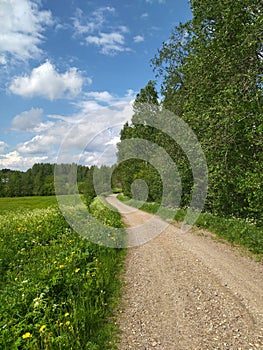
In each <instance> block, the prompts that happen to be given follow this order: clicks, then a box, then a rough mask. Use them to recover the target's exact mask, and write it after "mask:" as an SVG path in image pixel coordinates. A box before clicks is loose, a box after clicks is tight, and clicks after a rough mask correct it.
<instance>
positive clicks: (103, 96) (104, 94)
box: [85, 91, 114, 103]
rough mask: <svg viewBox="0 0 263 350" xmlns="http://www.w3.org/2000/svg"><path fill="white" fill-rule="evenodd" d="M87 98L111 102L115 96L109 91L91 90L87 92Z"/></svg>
mask: <svg viewBox="0 0 263 350" xmlns="http://www.w3.org/2000/svg"><path fill="white" fill-rule="evenodd" d="M85 96H86V97H87V98H91V99H94V100H95V101H100V102H108V103H109V102H110V101H112V100H114V97H113V96H112V95H111V94H110V93H109V92H108V91H101V92H99V91H91V92H87V93H86V94H85Z"/></svg>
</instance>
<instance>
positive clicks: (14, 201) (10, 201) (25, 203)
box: [0, 196, 57, 214]
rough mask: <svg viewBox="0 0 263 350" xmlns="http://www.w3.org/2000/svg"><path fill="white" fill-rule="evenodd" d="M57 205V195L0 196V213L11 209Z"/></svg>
mask: <svg viewBox="0 0 263 350" xmlns="http://www.w3.org/2000/svg"><path fill="white" fill-rule="evenodd" d="M55 205H57V199H56V196H43V197H42V196H35V197H4V198H0V214H1V213H3V212H6V211H10V210H20V209H35V208H48V207H50V206H55Z"/></svg>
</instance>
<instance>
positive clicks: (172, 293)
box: [107, 196, 263, 350]
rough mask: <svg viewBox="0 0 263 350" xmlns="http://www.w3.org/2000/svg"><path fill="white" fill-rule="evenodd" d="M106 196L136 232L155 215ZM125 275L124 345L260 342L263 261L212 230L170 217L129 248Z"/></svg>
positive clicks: (137, 348) (172, 348) (140, 348)
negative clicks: (185, 226)
mask: <svg viewBox="0 0 263 350" xmlns="http://www.w3.org/2000/svg"><path fill="white" fill-rule="evenodd" d="M107 200H108V201H109V202H110V203H111V204H112V205H114V206H115V207H116V208H117V209H118V210H119V211H120V212H121V213H122V215H123V219H124V221H125V222H126V223H127V225H129V227H130V229H129V230H130V231H129V234H131V235H133V234H134V231H138V229H140V227H141V225H142V223H145V222H147V221H149V220H151V219H152V215H150V214H148V213H145V212H142V211H140V210H137V209H134V208H131V207H128V206H127V205H125V204H123V203H121V202H120V201H118V200H117V199H116V198H115V196H110V197H108V199H107ZM158 220H160V219H158ZM158 222H159V221H158ZM164 226H165V225H164ZM166 226H167V225H166ZM148 229H149V228H147V225H146V230H148ZM132 230H133V231H132ZM145 236H146V237H148V238H149V237H150V236H151V233H147V232H145ZM133 239H134V237H133V238H132V240H133ZM137 239H138V237H137ZM124 278H125V288H124V295H123V304H122V307H121V309H120V310H119V325H120V328H121V330H122V334H121V336H120V343H119V344H118V348H119V349H120V350H128V349H134V350H146V349H147V350H150V349H158V350H181V349H182V350H216V349H218V350H223V349H228V350H230V349H231V350H232V349H233V350H239V349H242V350H246V349H248V350H249V349H253V350H254V349H255V350H256V349H263V268H262V264H260V263H256V262H254V261H253V260H251V259H250V258H248V257H247V256H245V255H244V254H243V255H242V251H241V250H240V249H236V248H233V247H231V246H230V245H229V244H227V243H222V242H219V241H218V240H215V239H214V236H213V235H212V234H210V233H208V232H205V231H198V230H194V231H193V230H192V231H190V232H188V233H186V234H183V233H182V232H181V230H180V229H179V228H178V227H176V226H175V225H173V224H170V225H168V226H167V227H166V228H165V229H164V230H163V232H162V233H161V234H160V235H157V236H156V237H155V238H153V239H152V240H150V241H148V242H147V243H145V244H143V245H140V246H138V247H133V248H130V249H129V250H128V256H127V262H126V274H125V277H124Z"/></svg>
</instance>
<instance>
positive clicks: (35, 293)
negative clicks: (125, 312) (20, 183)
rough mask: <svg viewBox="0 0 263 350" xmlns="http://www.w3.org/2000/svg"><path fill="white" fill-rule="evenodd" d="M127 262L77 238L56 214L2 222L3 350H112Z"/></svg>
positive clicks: (18, 215)
mask: <svg viewBox="0 0 263 350" xmlns="http://www.w3.org/2000/svg"><path fill="white" fill-rule="evenodd" d="M100 205H102V204H101V203H100ZM93 209H94V211H96V210H97V209H96V202H95V204H93ZM107 216H108V212H107V210H105V211H104V218H105V220H107V219H106V217H107ZM118 220H119V219H118ZM118 220H117V218H116V217H115V224H116V225H119V226H121V222H119V221H118ZM87 229H89V227H88V228H87ZM90 229H93V228H90ZM124 256H125V250H123V249H116V248H115V249H114V248H107V247H103V246H99V245H95V244H93V243H91V242H89V241H88V240H86V239H85V238H83V237H81V236H80V235H78V234H77V233H76V232H74V231H73V230H72V229H71V228H70V227H69V226H68V224H67V222H66V221H65V219H64V218H63V216H62V215H61V213H60V211H59V210H58V208H46V209H34V210H24V211H21V212H20V211H16V212H15V211H10V212H8V211H6V212H5V213H4V214H1V215H0V314H1V318H0V329H1V332H0V345H1V346H0V347H1V349H3V350H5V349H6V350H7V349H8V350H10V349H12V350H18V349H19V350H37V349H48V350H49V349H50V350H51V349H52V350H57V349H66V350H67V349H80V350H81V349H85V350H86V349H88V350H106V349H115V346H114V343H115V338H116V337H117V333H118V329H117V327H116V325H115V323H114V320H113V319H112V314H113V310H114V308H115V306H116V305H117V303H118V301H119V297H120V291H121V280H120V277H119V276H120V273H121V271H122V268H123V260H124Z"/></svg>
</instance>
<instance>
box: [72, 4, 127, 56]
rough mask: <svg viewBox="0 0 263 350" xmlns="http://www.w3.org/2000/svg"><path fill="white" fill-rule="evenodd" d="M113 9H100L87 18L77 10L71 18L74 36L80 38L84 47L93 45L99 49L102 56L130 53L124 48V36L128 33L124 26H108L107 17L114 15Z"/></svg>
mask: <svg viewBox="0 0 263 350" xmlns="http://www.w3.org/2000/svg"><path fill="white" fill-rule="evenodd" d="M114 13H115V9H114V8H113V7H100V8H98V9H97V10H96V11H94V12H93V13H92V14H91V15H90V16H89V17H88V16H87V15H85V14H84V12H83V11H82V10H81V9H77V11H76V14H75V17H74V18H73V26H74V29H75V35H77V36H82V37H83V42H84V44H86V45H92V44H93V45H95V46H97V47H99V48H100V52H101V53H102V54H104V55H112V56H113V55H115V54H116V53H118V52H122V51H130V49H129V48H127V47H125V36H124V34H126V33H128V32H129V28H128V27H127V26H125V25H119V26H115V27H113V26H112V21H111V23H110V24H109V23H108V21H107V15H109V14H114Z"/></svg>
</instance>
